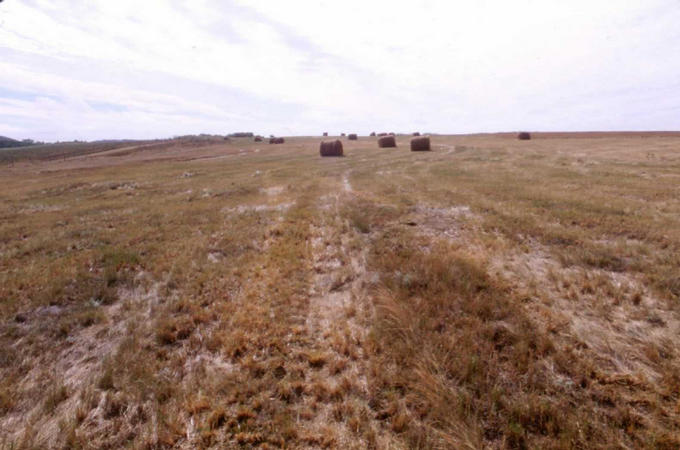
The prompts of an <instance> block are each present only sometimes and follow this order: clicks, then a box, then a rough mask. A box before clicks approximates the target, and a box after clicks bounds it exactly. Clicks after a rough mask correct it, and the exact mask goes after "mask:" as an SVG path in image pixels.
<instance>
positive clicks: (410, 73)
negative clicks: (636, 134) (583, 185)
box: [0, 0, 680, 141]
mask: <svg viewBox="0 0 680 450" xmlns="http://www.w3.org/2000/svg"><path fill="white" fill-rule="evenodd" d="M0 80H1V81H2V82H1V83H0V135H5V136H10V137H14V138H21V139H23V138H33V139H39V140H48V141H52V140H70V139H86V140H91V139H101V138H155V137H169V136H174V135H182V134H189V133H216V134H226V133H228V132H231V131H241V130H243V131H254V132H256V133H261V134H277V135H299V134H314V135H318V134H320V133H321V132H322V131H329V132H331V133H340V132H358V133H362V134H364V133H368V132H370V131H373V130H376V131H382V130H384V131H397V132H410V131H415V130H420V131H424V132H439V133H465V132H487V131H513V130H520V129H527V130H645V129H656V130H661V129H665V130H678V129H680V0H638V1H627V0H617V1H613V0H569V1H565V0H513V1H507V0H442V1H439V0H422V1H409V2H398V1H397V2H395V1H388V0H385V1H382V0H373V1H366V0H361V1H359V0H344V1H337V0H328V1H327V0H318V1H313V0H310V1H302V0H286V1H282V0H251V1H246V0H225V1H218V0H192V1H175V0H144V1H140V0H116V1H112V0H62V1H58V0H5V1H2V3H0Z"/></svg>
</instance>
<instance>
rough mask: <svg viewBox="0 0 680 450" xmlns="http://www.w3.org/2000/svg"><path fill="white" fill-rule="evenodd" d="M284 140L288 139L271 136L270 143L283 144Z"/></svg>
mask: <svg viewBox="0 0 680 450" xmlns="http://www.w3.org/2000/svg"><path fill="white" fill-rule="evenodd" d="M284 142H286V141H285V139H283V138H282V137H280V138H277V137H271V138H269V143H270V144H283V143H284Z"/></svg>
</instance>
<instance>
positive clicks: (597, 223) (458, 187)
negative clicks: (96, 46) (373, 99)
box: [0, 134, 680, 449]
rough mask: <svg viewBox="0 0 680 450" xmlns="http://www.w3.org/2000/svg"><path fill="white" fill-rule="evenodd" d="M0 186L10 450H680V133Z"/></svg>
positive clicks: (191, 164)
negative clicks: (247, 449) (249, 449)
mask: <svg viewBox="0 0 680 450" xmlns="http://www.w3.org/2000/svg"><path fill="white" fill-rule="evenodd" d="M408 140H409V137H406V136H397V142H398V147H397V148H396V149H394V148H386V149H378V148H377V145H376V142H375V138H367V137H360V138H359V140H358V141H347V140H346V139H345V138H343V144H344V149H345V155H346V157H344V158H320V157H319V156H318V144H319V141H320V138H286V143H285V144H283V145H269V144H267V143H262V142H258V143H255V142H252V141H251V140H249V139H232V140H231V141H230V142H226V143H219V144H213V145H210V146H206V147H201V146H196V145H191V146H190V145H187V146H182V145H175V146H172V147H163V146H150V147H148V148H145V147H143V146H140V147H135V146H131V147H127V148H125V149H124V150H123V151H121V150H112V151H108V152H103V153H101V154H90V155H84V156H75V157H71V158H64V159H60V160H54V161H41V162H31V163H29V162H17V163H16V164H14V165H13V166H12V167H9V166H2V167H0V183H1V184H2V186H3V189H2V191H0V448H3V449H9V448H12V449H23V448H140V449H141V448H150V449H151V448H154V449H155V448H182V449H188V448H234V447H236V448H238V447H262V448H279V447H285V448H357V449H359V448H381V449H382V448H392V449H401V448H404V449H405V448H471V449H472V448H560V449H562V448H563V449H567V448H648V449H676V448H679V447H680V349H679V348H678V339H679V338H680V312H679V311H680V303H679V302H680V269H679V267H680V223H679V218H680V137H676V136H662V135H659V136H655V135H646V136H644V137H640V136H631V135H620V136H619V135H616V134H611V135H597V136H578V135H557V136H540V135H539V136H537V137H535V138H534V139H533V140H531V141H522V142H520V141H517V140H516V139H515V138H514V136H507V135H497V136H494V135H489V136H434V137H433V138H432V147H433V151H431V152H418V153H411V152H410V151H409V150H408Z"/></svg>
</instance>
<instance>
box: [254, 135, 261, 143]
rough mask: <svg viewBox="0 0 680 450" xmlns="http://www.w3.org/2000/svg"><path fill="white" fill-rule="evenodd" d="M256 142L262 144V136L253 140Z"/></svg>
mask: <svg viewBox="0 0 680 450" xmlns="http://www.w3.org/2000/svg"><path fill="white" fill-rule="evenodd" d="M253 140H254V141H255V142H262V136H255V138H254V139H253Z"/></svg>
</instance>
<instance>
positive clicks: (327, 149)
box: [319, 140, 343, 156]
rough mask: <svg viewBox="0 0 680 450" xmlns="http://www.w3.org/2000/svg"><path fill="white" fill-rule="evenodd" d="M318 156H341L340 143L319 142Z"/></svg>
mask: <svg viewBox="0 0 680 450" xmlns="http://www.w3.org/2000/svg"><path fill="white" fill-rule="evenodd" d="M319 154H320V155H321V156H343V153H342V142H340V141H339V140H335V141H328V142H324V141H322V142H321V145H319Z"/></svg>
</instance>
